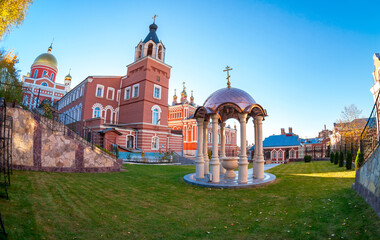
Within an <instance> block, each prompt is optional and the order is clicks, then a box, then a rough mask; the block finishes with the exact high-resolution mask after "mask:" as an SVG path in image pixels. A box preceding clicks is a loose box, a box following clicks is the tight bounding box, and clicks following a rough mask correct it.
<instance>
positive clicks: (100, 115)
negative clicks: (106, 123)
mask: <svg viewBox="0 0 380 240" xmlns="http://www.w3.org/2000/svg"><path fill="white" fill-rule="evenodd" d="M97 108H99V116H96V114H95V112H96V109H97ZM92 117H93V118H100V117H102V109H101V108H100V107H94V111H93V112H92Z"/></svg>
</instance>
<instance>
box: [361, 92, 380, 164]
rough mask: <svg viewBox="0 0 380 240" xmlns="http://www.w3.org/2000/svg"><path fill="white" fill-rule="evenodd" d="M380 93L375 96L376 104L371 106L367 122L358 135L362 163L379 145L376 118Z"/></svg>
mask: <svg viewBox="0 0 380 240" xmlns="http://www.w3.org/2000/svg"><path fill="white" fill-rule="evenodd" d="M379 96H380V92H379V94H378V95H377V98H376V102H375V104H374V105H373V108H372V111H371V114H370V115H369V118H368V120H367V124H366V125H365V127H364V129H363V131H362V133H361V135H360V151H361V153H363V155H364V161H366V160H367V159H368V158H369V157H370V156H371V154H372V152H373V151H374V150H375V149H376V147H377V146H378V144H379V133H378V129H377V118H378V117H379V116H378V113H379V112H378V104H377V103H378V100H379Z"/></svg>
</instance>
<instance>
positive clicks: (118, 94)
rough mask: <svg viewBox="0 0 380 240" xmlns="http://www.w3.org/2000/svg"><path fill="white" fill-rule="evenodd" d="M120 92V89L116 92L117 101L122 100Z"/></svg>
mask: <svg viewBox="0 0 380 240" xmlns="http://www.w3.org/2000/svg"><path fill="white" fill-rule="evenodd" d="M120 93H121V91H120V90H117V93H116V101H118V102H120Z"/></svg>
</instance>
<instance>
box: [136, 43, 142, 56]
mask: <svg viewBox="0 0 380 240" xmlns="http://www.w3.org/2000/svg"><path fill="white" fill-rule="evenodd" d="M141 53H142V45H140V46H139V47H138V50H137V58H141Z"/></svg>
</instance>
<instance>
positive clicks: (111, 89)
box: [106, 87, 115, 100]
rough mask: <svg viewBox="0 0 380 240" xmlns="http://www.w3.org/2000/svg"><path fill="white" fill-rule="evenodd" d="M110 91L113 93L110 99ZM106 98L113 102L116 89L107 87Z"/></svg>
mask: <svg viewBox="0 0 380 240" xmlns="http://www.w3.org/2000/svg"><path fill="white" fill-rule="evenodd" d="M109 91H112V98H108V95H109ZM106 98H107V99H108V100H113V99H114V98H115V88H113V87H107V96H106Z"/></svg>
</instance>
